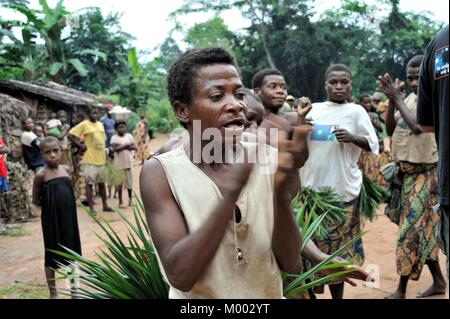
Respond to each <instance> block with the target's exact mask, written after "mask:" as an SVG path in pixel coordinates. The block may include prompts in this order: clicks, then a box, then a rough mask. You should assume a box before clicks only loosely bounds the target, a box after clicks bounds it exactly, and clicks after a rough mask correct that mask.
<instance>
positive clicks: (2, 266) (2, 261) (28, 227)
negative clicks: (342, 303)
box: [0, 135, 445, 299]
mask: <svg viewBox="0 0 450 319" xmlns="http://www.w3.org/2000/svg"><path fill="white" fill-rule="evenodd" d="M166 139H167V137H166V136H165V135H157V136H156V138H155V139H154V140H152V144H151V147H152V149H153V150H155V149H158V148H159V147H160V146H161V145H162V144H163V143H164V142H165V141H166ZM140 169H141V166H135V167H133V178H134V181H133V182H134V189H135V191H136V192H138V193H139V187H138V179H139V172H140ZM125 199H126V195H125ZM97 202H98V203H100V202H101V201H100V199H99V198H98V199H97ZM109 203H110V205H113V206H114V205H115V207H117V199H109ZM100 210H101V207H98V211H100ZM123 211H124V212H125V214H126V215H128V216H130V214H131V208H126V209H124V210H123ZM377 215H378V216H377V219H376V220H375V221H374V222H367V223H366V224H365V227H364V229H365V230H366V231H367V234H366V235H365V236H364V238H363V240H364V248H365V252H366V263H365V265H364V267H369V268H367V269H368V270H371V269H373V270H375V273H379V276H378V277H377V276H376V278H378V281H377V283H376V284H375V286H376V287H374V288H369V287H366V286H364V284H363V283H361V282H358V286H357V287H351V286H349V285H346V289H345V294H344V298H345V299H382V298H384V297H386V296H388V295H389V293H391V292H393V291H394V290H395V288H396V285H397V280H398V276H397V273H396V271H395V239H396V232H397V226H396V225H394V224H393V223H391V222H390V221H389V220H388V219H387V218H386V217H385V216H383V213H382V211H381V210H379V211H378V214H377ZM99 216H100V217H103V218H105V219H107V220H108V221H110V222H111V225H112V226H113V227H114V229H115V230H117V231H118V233H119V234H125V232H126V227H125V225H124V223H123V222H122V221H121V220H120V218H119V217H118V216H117V215H116V214H115V213H100V214H99ZM78 223H79V229H80V236H81V243H82V251H83V255H84V256H85V257H88V258H92V259H95V253H96V252H97V251H98V250H99V248H101V247H102V246H103V245H102V243H101V241H100V240H99V239H98V238H97V237H96V233H98V234H100V235H101V234H102V233H101V230H100V228H99V227H98V226H97V225H96V224H95V222H94V221H93V220H92V219H91V218H90V217H89V216H87V214H86V213H85V212H84V210H83V209H82V208H79V209H78ZM15 226H17V228H12V229H10V231H9V234H10V235H8V236H0V299H11V298H20V299H35V298H48V292H47V288H46V284H45V275H44V244H43V238H42V231H41V224H40V219H39V218H35V219H33V220H30V221H29V222H27V223H21V224H16V225H15ZM439 257H440V264H441V269H442V271H443V272H444V274H445V256H444V255H442V253H441V254H440V256H439ZM431 282H432V278H431V274H430V271H429V270H428V268H427V267H425V269H424V271H423V273H422V276H421V278H420V280H419V281H411V282H410V283H409V285H408V291H407V298H410V299H414V298H415V295H416V293H417V292H419V291H421V290H423V289H426V288H428V286H429V285H430V284H431ZM57 285H58V287H60V288H65V283H64V282H63V281H59V282H58V283H57ZM318 298H319V299H329V298H331V297H330V294H329V292H328V289H326V290H325V293H324V294H321V295H318ZM429 298H437V299H444V298H445V296H444V295H440V296H434V297H429Z"/></svg>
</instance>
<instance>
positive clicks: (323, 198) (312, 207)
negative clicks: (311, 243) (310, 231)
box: [291, 187, 348, 240]
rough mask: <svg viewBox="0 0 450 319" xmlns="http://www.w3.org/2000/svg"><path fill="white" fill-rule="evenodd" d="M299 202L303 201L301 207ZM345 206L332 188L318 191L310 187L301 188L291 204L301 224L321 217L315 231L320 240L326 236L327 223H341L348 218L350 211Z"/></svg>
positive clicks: (298, 223) (298, 222)
mask: <svg viewBox="0 0 450 319" xmlns="http://www.w3.org/2000/svg"><path fill="white" fill-rule="evenodd" d="M299 202H301V203H302V205H301V206H300V207H298V203H299ZM343 206H344V205H343V202H342V200H340V199H339V197H338V195H336V194H335V193H334V192H333V191H332V190H331V189H326V190H324V191H322V192H316V191H314V190H312V189H311V188H308V187H303V188H302V189H301V191H300V192H299V194H297V196H296V197H295V198H294V200H293V201H292V205H291V207H292V209H293V211H294V214H295V215H296V219H297V225H299V226H302V225H303V224H304V223H308V224H309V223H311V224H312V223H314V221H315V220H316V219H318V218H321V222H320V223H319V224H318V225H317V229H316V231H315V237H316V238H317V239H319V240H322V239H325V238H326V236H327V225H339V224H341V223H342V222H343V221H344V220H345V219H346V218H347V215H348V213H347V211H346V210H345V209H344V208H343ZM321 216H323V217H321ZM308 220H309V221H308ZM322 221H323V222H322Z"/></svg>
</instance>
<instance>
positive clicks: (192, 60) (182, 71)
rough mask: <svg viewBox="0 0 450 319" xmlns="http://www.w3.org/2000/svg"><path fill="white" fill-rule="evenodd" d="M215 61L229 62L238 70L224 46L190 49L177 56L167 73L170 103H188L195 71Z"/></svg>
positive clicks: (190, 97) (233, 59)
mask: <svg viewBox="0 0 450 319" xmlns="http://www.w3.org/2000/svg"><path fill="white" fill-rule="evenodd" d="M216 63H222V64H231V65H233V66H234V67H235V68H236V70H238V72H239V69H238V65H237V62H236V59H235V58H234V56H233V55H232V54H231V53H229V52H228V51H227V50H225V49H224V48H220V47H212V48H201V49H190V50H187V51H186V52H184V53H183V54H182V55H181V56H179V57H178V59H177V60H175V62H173V63H172V65H171V66H170V69H169V73H168V74H167V94H168V96H169V100H170V103H171V104H172V105H173V103H174V102H175V101H180V102H182V103H186V104H189V103H190V102H191V99H192V88H193V83H194V80H195V72H196V71H197V69H198V68H200V67H202V66H205V65H209V64H216Z"/></svg>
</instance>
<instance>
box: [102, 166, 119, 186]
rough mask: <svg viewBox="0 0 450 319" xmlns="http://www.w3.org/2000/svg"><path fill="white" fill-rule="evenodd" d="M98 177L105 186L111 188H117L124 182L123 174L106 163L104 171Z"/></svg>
mask: <svg viewBox="0 0 450 319" xmlns="http://www.w3.org/2000/svg"><path fill="white" fill-rule="evenodd" d="M100 177H101V179H102V180H103V181H105V183H106V184H108V185H112V186H119V185H121V184H122V183H123V182H124V180H125V174H124V172H123V171H122V170H120V169H118V168H117V167H116V166H115V165H114V163H112V162H108V163H107V164H106V165H105V169H104V170H103V171H102V173H101V174H100Z"/></svg>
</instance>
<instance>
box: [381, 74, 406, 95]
mask: <svg viewBox="0 0 450 319" xmlns="http://www.w3.org/2000/svg"><path fill="white" fill-rule="evenodd" d="M377 83H378V88H379V89H380V90H381V91H382V92H383V93H384V94H386V96H387V97H388V98H389V99H390V100H395V99H401V98H402V96H403V89H404V87H405V82H403V81H400V80H399V79H395V81H392V79H391V76H390V75H389V73H385V74H384V76H381V75H380V76H378V81H377Z"/></svg>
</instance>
